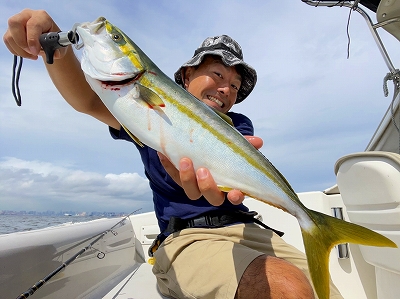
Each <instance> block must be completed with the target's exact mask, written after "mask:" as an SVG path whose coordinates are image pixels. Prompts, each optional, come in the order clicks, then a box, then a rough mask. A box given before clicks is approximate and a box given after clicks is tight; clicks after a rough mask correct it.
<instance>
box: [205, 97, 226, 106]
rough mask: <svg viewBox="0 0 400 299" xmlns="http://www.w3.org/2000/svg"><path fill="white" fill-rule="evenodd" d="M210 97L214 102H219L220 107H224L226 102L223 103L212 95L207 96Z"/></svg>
mask: <svg viewBox="0 0 400 299" xmlns="http://www.w3.org/2000/svg"><path fill="white" fill-rule="evenodd" d="M207 97H208V99H209V100H210V101H212V102H214V103H217V104H218V106H220V107H222V106H223V105H224V103H222V102H221V101H220V100H218V99H217V98H214V97H212V96H207Z"/></svg>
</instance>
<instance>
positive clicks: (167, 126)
mask: <svg viewBox="0 0 400 299" xmlns="http://www.w3.org/2000/svg"><path fill="white" fill-rule="evenodd" d="M77 32H78V34H79V36H80V38H81V40H82V41H83V47H84V50H83V53H82V59H81V67H82V70H83V72H84V73H85V76H86V79H87V81H88V82H89V84H90V86H91V88H92V89H93V90H94V91H95V92H96V93H97V95H98V96H99V97H100V99H101V100H102V101H103V102H104V104H105V105H106V106H107V108H108V109H109V110H110V111H111V113H112V114H113V115H114V116H115V118H116V119H117V120H118V121H119V122H120V123H121V125H122V126H123V128H125V130H127V131H128V132H129V134H130V135H131V136H132V138H133V139H134V140H135V141H136V142H137V143H139V144H142V143H143V144H146V145H147V146H149V147H151V148H153V149H155V150H157V151H159V152H161V153H163V154H164V155H165V156H167V157H168V158H169V159H170V160H171V162H172V163H173V164H174V165H175V166H177V165H178V163H179V160H180V159H181V158H182V157H189V158H190V159H192V161H193V164H194V167H195V169H198V168H200V167H206V168H208V169H209V170H210V172H211V174H212V176H213V178H214V179H215V181H216V182H217V184H218V186H220V188H221V190H223V191H228V190H231V189H239V190H241V191H242V192H243V193H244V194H246V195H248V196H250V197H252V198H255V199H257V200H260V201H262V202H264V203H267V204H270V205H272V206H275V207H277V208H280V209H282V210H284V211H286V212H288V213H290V214H292V215H293V216H295V217H296V218H297V220H298V222H299V224H300V227H301V232H302V235H303V242H304V247H305V251H306V255H307V260H308V265H309V271H310V273H311V278H312V282H313V285H314V287H315V290H316V292H317V294H318V296H319V298H320V299H325V298H328V297H329V270H328V258H329V253H330V251H331V249H332V247H334V246H335V245H336V244H340V243H346V242H350V243H357V244H363V245H371V246H387V247H397V246H396V244H395V243H393V242H392V241H391V240H389V239H388V238H386V237H384V236H382V235H380V234H378V233H376V232H373V231H371V230H369V229H367V228H364V227H362V226H359V225H355V224H352V223H348V222H345V221H343V220H339V219H336V218H333V217H331V216H328V215H325V214H322V213H319V212H316V211H312V210H309V209H307V208H306V207H305V206H304V205H303V204H302V203H301V202H300V200H299V198H298V197H297V195H296V193H295V191H294V190H293V189H292V187H291V186H290V185H289V183H288V182H287V181H286V179H285V178H284V177H283V176H282V174H281V173H280V172H279V171H278V170H277V169H276V168H275V167H274V166H273V165H272V164H271V163H270V162H269V161H268V159H267V158H265V157H264V156H263V155H262V154H261V153H260V152H259V151H258V150H257V149H255V148H254V147H253V146H252V145H251V144H250V143H249V142H248V141H247V140H246V139H245V138H244V137H243V136H242V135H241V134H240V133H239V132H238V131H237V130H236V129H235V128H234V127H233V126H232V125H231V124H230V123H229V120H228V119H227V118H226V117H224V116H223V115H221V114H218V113H217V112H215V111H214V110H213V109H211V108H210V107H208V106H207V105H205V104H204V103H202V102H201V101H199V100H198V99H196V98H195V97H193V96H192V95H191V94H189V93H188V92H187V91H185V90H184V89H183V88H181V87H180V86H178V85H177V84H176V83H175V82H173V81H172V80H171V79H170V78H168V77H167V76H166V75H165V74H164V73H163V72H162V71H161V70H160V69H159V68H158V67H157V66H156V65H155V64H154V63H153V62H152V61H151V60H150V59H149V58H148V57H147V56H146V54H144V53H143V52H142V50H141V49H140V48H139V47H138V46H137V45H136V44H135V43H134V42H133V41H132V40H131V39H130V38H129V37H128V36H126V35H125V34H124V33H123V32H122V31H121V30H119V29H118V28H117V27H115V26H114V25H112V24H111V23H110V22H108V21H107V20H106V19H105V18H99V19H97V20H96V21H94V22H92V23H83V24H81V25H80V26H78V27H77ZM238 178H240V179H238Z"/></svg>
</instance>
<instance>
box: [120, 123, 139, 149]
mask: <svg viewBox="0 0 400 299" xmlns="http://www.w3.org/2000/svg"><path fill="white" fill-rule="evenodd" d="M121 126H122V127H123V128H124V130H125V131H126V133H128V135H129V137H131V138H132V140H133V141H135V142H136V143H137V144H138V145H139V146H141V147H144V145H143V143H142V142H141V141H140V140H139V138H137V137H136V136H135V135H133V134H132V133H131V131H129V129H128V128H127V127H125V126H124V125H123V124H121Z"/></svg>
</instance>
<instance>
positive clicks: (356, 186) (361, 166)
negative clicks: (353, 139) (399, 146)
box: [335, 151, 400, 299]
mask: <svg viewBox="0 0 400 299" xmlns="http://www.w3.org/2000/svg"><path fill="white" fill-rule="evenodd" d="M335 173H336V175H337V184H338V187H339V191H340V194H341V196H342V199H343V202H344V204H345V206H346V210H347V214H348V217H349V220H350V221H351V222H353V223H357V224H360V225H362V226H365V227H368V228H370V229H372V230H374V231H377V232H378V233H381V234H382V235H384V236H386V237H388V238H390V239H391V240H392V241H393V242H395V243H396V244H397V245H398V246H399V247H400V155H398V154H395V153H390V152H377V151H375V152H361V153H355V154H350V155H347V156H344V157H342V158H340V159H339V160H338V161H337V162H336V165H335ZM360 250H361V253H362V255H363V258H364V259H365V260H366V261H367V262H368V263H370V264H372V265H373V266H375V275H376V284H377V298H386V299H392V298H393V299H394V298H396V299H397V298H398V296H399V294H400V283H399V282H400V249H398V248H382V247H371V246H360Z"/></svg>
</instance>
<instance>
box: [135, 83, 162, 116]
mask: <svg viewBox="0 0 400 299" xmlns="http://www.w3.org/2000/svg"><path fill="white" fill-rule="evenodd" d="M137 85H138V87H139V92H140V97H141V99H142V100H143V101H144V102H145V103H146V104H147V105H149V107H150V108H151V109H154V110H156V111H158V112H160V113H161V114H165V113H164V111H163V110H162V109H161V107H165V103H164V101H163V100H162V99H161V98H160V96H159V95H158V94H156V93H155V92H154V91H152V90H151V89H150V88H147V87H146V86H143V85H141V84H139V83H138V84H137Z"/></svg>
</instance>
